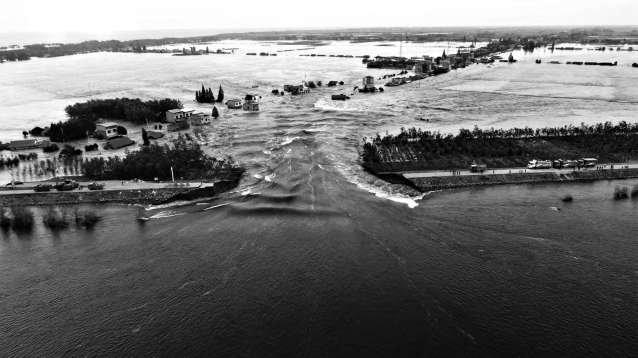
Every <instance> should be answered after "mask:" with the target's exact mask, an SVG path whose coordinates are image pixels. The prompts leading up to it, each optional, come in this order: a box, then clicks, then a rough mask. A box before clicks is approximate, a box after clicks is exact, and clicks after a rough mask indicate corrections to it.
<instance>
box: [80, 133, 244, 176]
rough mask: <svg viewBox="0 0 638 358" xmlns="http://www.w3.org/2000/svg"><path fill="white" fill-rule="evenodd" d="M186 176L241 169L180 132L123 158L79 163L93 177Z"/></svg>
mask: <svg viewBox="0 0 638 358" xmlns="http://www.w3.org/2000/svg"><path fill="white" fill-rule="evenodd" d="M171 167H172V168H173V173H174V175H175V178H178V179H185V180H199V179H216V178H220V177H224V176H227V175H230V174H231V173H233V172H236V171H242V169H241V168H240V167H239V166H238V165H237V164H235V162H234V161H233V160H232V159H230V158H227V159H217V158H214V157H210V156H208V155H206V154H205V153H204V151H203V150H202V149H201V147H200V146H199V144H197V142H195V141H194V140H192V138H189V137H187V136H183V135H181V134H180V135H179V136H178V137H177V138H176V139H174V140H173V141H172V142H171V143H170V144H164V145H159V144H151V145H148V146H143V147H142V148H141V149H140V150H139V151H136V152H131V153H129V154H127V155H126V157H124V158H120V157H111V158H108V159H105V158H102V157H99V158H91V159H87V160H85V161H84V162H83V163H82V171H83V172H84V175H85V176H86V177H87V178H89V179H92V180H129V179H143V180H154V179H155V178H158V179H159V180H170V179H171Z"/></svg>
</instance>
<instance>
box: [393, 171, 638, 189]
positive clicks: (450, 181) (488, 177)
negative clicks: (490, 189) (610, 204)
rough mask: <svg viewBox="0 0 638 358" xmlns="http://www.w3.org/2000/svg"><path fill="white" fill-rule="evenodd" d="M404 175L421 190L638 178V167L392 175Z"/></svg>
mask: <svg viewBox="0 0 638 358" xmlns="http://www.w3.org/2000/svg"><path fill="white" fill-rule="evenodd" d="M394 175H395V176H397V177H402V178H405V180H407V181H409V182H410V183H411V184H412V185H411V186H413V187H415V188H417V189H418V190H420V191H422V192H429V191H434V190H444V189H455V188H465V187H473V186H486V185H504V184H535V183H573V182H587V181H595V180H620V179H632V178H638V168H629V169H601V170H580V171H571V172H537V173H535V172H527V173H511V174H476V175H455V176H453V175H446V176H432V177H415V178H411V177H410V176H409V175H408V174H403V175H402V174H399V173H397V174H394Z"/></svg>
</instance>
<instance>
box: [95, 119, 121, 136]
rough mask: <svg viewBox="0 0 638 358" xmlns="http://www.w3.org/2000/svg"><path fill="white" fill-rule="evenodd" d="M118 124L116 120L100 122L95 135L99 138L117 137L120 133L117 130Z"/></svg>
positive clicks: (96, 126)
mask: <svg viewBox="0 0 638 358" xmlns="http://www.w3.org/2000/svg"><path fill="white" fill-rule="evenodd" d="M118 126H119V125H118V124H117V123H114V122H106V123H98V124H96V125H95V132H94V133H95V134H94V135H95V137H97V138H103V139H110V138H113V137H117V136H118V135H119V134H118V131H117V127H118Z"/></svg>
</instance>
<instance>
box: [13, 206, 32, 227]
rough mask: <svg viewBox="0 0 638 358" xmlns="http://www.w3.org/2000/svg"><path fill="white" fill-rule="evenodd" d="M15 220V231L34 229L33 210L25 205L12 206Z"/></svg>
mask: <svg viewBox="0 0 638 358" xmlns="http://www.w3.org/2000/svg"><path fill="white" fill-rule="evenodd" d="M11 213H12V214H13V220H11V228H12V229H13V230H14V231H31V229H33V212H32V211H31V210H29V209H27V208H25V207H24V206H14V207H12V208H11Z"/></svg>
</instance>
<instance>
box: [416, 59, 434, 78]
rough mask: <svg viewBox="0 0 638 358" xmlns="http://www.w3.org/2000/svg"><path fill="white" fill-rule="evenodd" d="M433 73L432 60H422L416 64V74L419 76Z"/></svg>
mask: <svg viewBox="0 0 638 358" xmlns="http://www.w3.org/2000/svg"><path fill="white" fill-rule="evenodd" d="M430 72H432V60H420V61H418V62H417V63H415V64H414V73H416V74H418V75H422V74H428V73H430Z"/></svg>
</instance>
